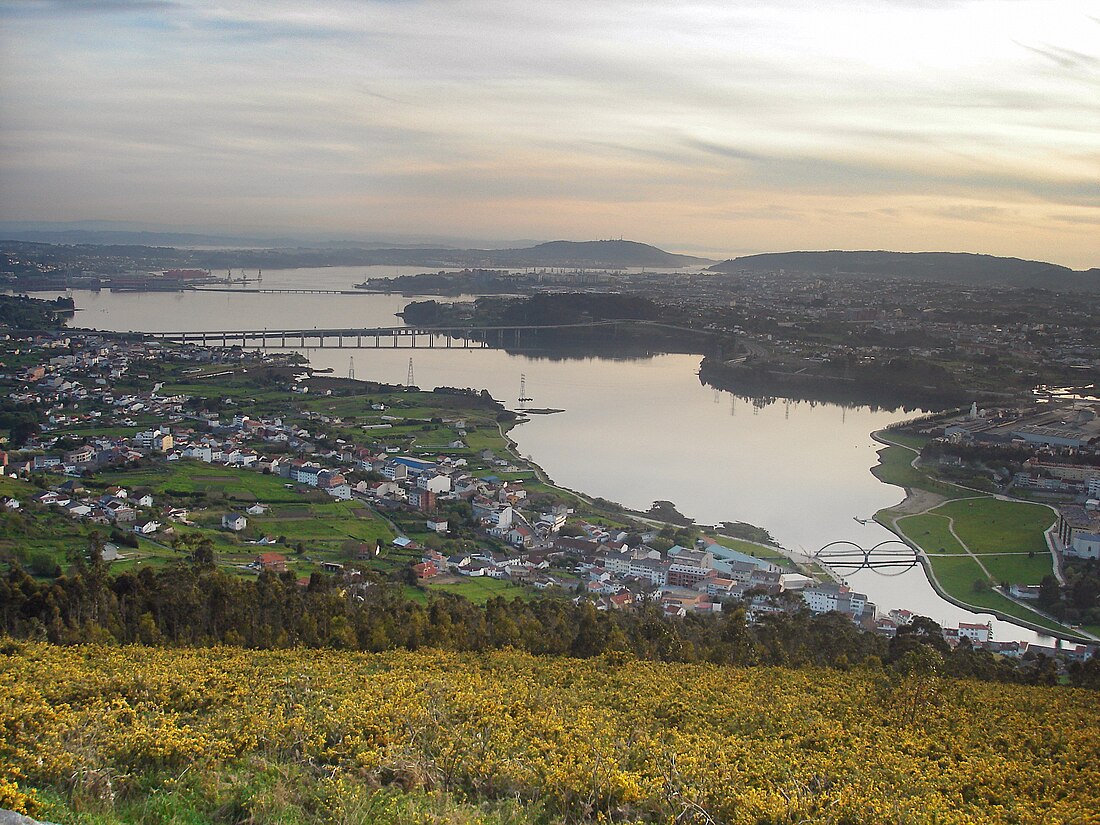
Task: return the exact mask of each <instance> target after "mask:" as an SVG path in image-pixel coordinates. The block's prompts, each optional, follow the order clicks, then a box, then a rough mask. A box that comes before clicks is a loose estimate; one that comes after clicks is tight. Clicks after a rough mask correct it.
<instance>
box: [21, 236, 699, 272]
mask: <svg viewBox="0 0 1100 825" xmlns="http://www.w3.org/2000/svg"><path fill="white" fill-rule="evenodd" d="M0 253H3V254H2V255H0V270H3V271H10V272H13V273H16V274H18V273H19V272H20V270H19V269H18V268H13V264H11V263H10V261H13V260H18V261H20V262H22V263H23V264H24V265H25V263H26V262H27V261H35V262H43V263H45V264H48V265H50V266H51V267H52V266H62V267H66V266H76V265H79V266H80V267H81V268H83V269H90V270H93V271H97V270H99V269H102V270H103V271H116V270H119V269H120V267H121V269H122V270H125V269H126V268H127V267H128V266H131V264H132V265H134V266H138V267H139V268H143V269H168V268H176V267H182V268H188V267H195V268H199V269H211V270H215V271H222V270H225V269H230V268H232V269H238V268H240V267H245V268H248V269H253V268H258V269H294V268H298V267H320V266H371V265H386V266H423V267H425V268H429V269H439V268H442V267H526V266H539V267H568V268H607V269H623V268H626V267H652V268H658V269H659V268H665V269H676V268H680V267H684V266H699V267H702V266H705V265H707V264H710V263H713V261H711V260H709V259H706V258H695V257H692V256H691V255H676V254H673V253H671V252H665V251H664V250H663V249H658V248H657V247H655V246H650V245H649V244H644V243H637V242H635V241H579V242H574V241H551V242H549V243H543V244H538V245H537V246H533V247H526V248H517V249H449V248H444V247H389V248H377V245H373V244H372V245H370V246H354V245H349V246H346V247H338V248H337V247H331V246H325V247H288V248H280V249H272V248H260V249H226V248H220V249H185V248H173V247H170V246H138V245H127V244H112V245H100V244H93V243H83V244H79V245H75V246H64V245H56V244H43V243H31V242H29V241H15V240H4V241H0ZM4 256H6V257H8V258H9V263H8V264H6V265H2V264H3V258H4ZM31 271H32V272H34V273H35V274H36V275H37V274H40V271H39V270H38V268H36V267H32V268H31Z"/></svg>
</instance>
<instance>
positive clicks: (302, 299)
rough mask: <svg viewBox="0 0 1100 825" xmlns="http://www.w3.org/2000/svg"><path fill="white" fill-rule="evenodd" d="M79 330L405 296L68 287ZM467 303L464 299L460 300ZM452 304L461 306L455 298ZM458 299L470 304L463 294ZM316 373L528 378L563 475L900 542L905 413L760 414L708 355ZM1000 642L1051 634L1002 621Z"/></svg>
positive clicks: (914, 596)
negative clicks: (896, 467) (888, 510)
mask: <svg viewBox="0 0 1100 825" xmlns="http://www.w3.org/2000/svg"><path fill="white" fill-rule="evenodd" d="M417 271H420V270H419V269H416V268H408V267H398V268H395V267H333V268H326V269H309V270H283V271H277V272H265V273H264V274H263V282H262V284H254V283H249V284H247V285H245V286H246V287H250V288H254V287H256V286H260V285H262V287H263V288H295V287H299V288H302V287H305V288H314V289H347V288H350V287H351V285H352V284H354V283H356V282H358V281H361V280H363V279H365V278H367V277H389V276H393V275H396V274H406V273H411V272H417ZM72 294H73V298H74V300H75V302H76V307H77V309H78V312H77V314H76V319H75V321H74V322H73V324H74V326H81V327H93V328H97V329H104V330H115V331H149V332H153V331H182V330H188V331H191V330H194V331H199V330H232V329H263V328H269V329H278V328H282V327H291V328H299V329H300V328H309V327H322V328H323V327H355V326H362V327H370V326H386V325H391V324H394V323H396V322H398V321H399V320H400V319H398V318H396V317H395V315H394V313H396V312H399V311H400V310H401V309H402V308H403V307H404V306H405V305H406V304H407V303H408V302H409V300H410V299H409V298H406V297H403V296H400V295H367V294H358V295H314V294H285V293H284V294H257V293H252V292H243V291H237V292H201V293H199V292H178V293H174V292H173V293H137V292H119V293H112V292H107V291H102V292H98V293H96V292H88V291H79V290H78V291H74V292H73V293H72ZM465 299H469V296H465ZM442 300H455V299H454V298H446V299H442ZM460 300H461V299H460ZM303 352H304V354H305V355H307V357H308V358H309V359H310V362H311V363H312V364H313V365H314V366H315V367H317V368H322V369H323V368H331V369H332V370H333V372H334V374H335V375H338V376H346V375H347V374H348V371H349V369H350V368H352V367H354V370H355V375H356V377H358V378H361V379H363V378H367V379H372V380H379V381H383V382H387V383H394V384H403V383H405V380H406V377H407V374H408V370H409V362H410V359H411V361H412V368H413V371H414V379H415V383H416V384H417V385H418V386H420V387H423V388H426V389H430V388H433V387H436V386H455V387H474V388H478V389H482V388H484V389H488V390H489V392H490V393H492V395H493V397H494V398H497V399H498V400H500V401H502V402H503V403H504V404H506V405H508V406H509V407H511V408H515V407H516V402H517V400H518V397H519V395H520V381H521V376H523V377H524V378H525V381H526V391H527V395H529V396H531V397H532V398H533V399H534V400H533V402H532V404H531V406H533V407H538V408H541V407H548V408H558V409H562V410H564V412H562V413H558V414H555V415H533V416H531V420H530V421H528V422H527V423H524V424H522V425H520V426H518V427H516V428H515V429H513V430H512V437H513V438H514V439H515V440H516V442H517V444H518V445H519V449H520V451H521V452H522V453H523V454H524V455H525V456H529V457H530V458H531V459H533V460H534V461H536V462H537V463H538V464H540V465H541V466H542V467H543V468H544V469H545V470H546V472H547V473H548V474H549V475H550V476H551V478H553V479H554V481H555V482H557V483H558V484H561V485H563V486H566V487H570V488H573V489H576V490H580V491H583V492H585V493H587V494H589V495H593V496H602V497H604V498H607V499H611V500H613V501H618V502H620V503H622V504H624V505H626V506H628V507H631V508H636V509H642V510H644V509H647V508H648V507H649V505H650V504H651V503H652V502H653V501H655V500H658V499H664V500H668V501H672V502H674V503H675V504H676V506H677V507H678V509H679V510H680V511H681V512H682V513H684V514H685V515H687V516H689V517H691V518H693V519H695V520H696V521H697V522H699V523H701V524H716V523H718V522H722V521H745V522H749V523H751V524H755V525H757V526H760V527H763V528H765V529H767V530H768V531H769V532H771V534H772V535H773V536H774V537H775V538H776V539H777V540H778V541H779V542H780V543H781V544H782V545H784V546H785V547H788V548H790V549H794V550H802V551H805V552H807V553H810V554H812V553H813V552H815V551H817V550H818V549H819V548H821V547H822V546H824V545H825V544H828V543H829V542H833V541H838V540H848V541H853V542H855V543H857V544H859V545H861V546H862V547H871V546H873V545H875V544H877V543H879V542H882V541H886V540H889V539H891V538H893V536H892V534H891V533H889V532H888V531H887V530H886V529H885V528H883V527H881V526H879V525H878V524H875V523H874V522H868V523H866V524H864V523H861V522H860V521H859V520H864V519H869V518H870V517H871V516H872V515H873V514H874V513H875V511H877V510H878V509H880V508H882V507H886V506H890V505H892V504H896V503H897V502H898V501H900V500H901V498H902V497H903V491H902V490H901V489H900V488H898V487H893V486H889V485H885V484H882V483H880V482H879V481H878V480H877V479H875V478H874V476H872V475H871V473H870V468H871V467H873V466H874V465H875V463H876V460H877V456H876V451H877V450H878V445H877V444H875V442H874V441H873V440H872V439H871V437H870V433H871V432H873V431H874V430H877V429H880V428H881V427H884V426H886V425H887V424H890V423H892V422H895V421H898V420H901V419H903V418H906V417H908V415H909V414H906V413H904V412H901V411H898V412H886V411H882V410H878V411H876V410H872V409H870V408H868V407H852V408H843V407H840V406H837V405H835V404H824V403H820V404H813V403H809V402H785V401H784V400H783V399H778V400H776V401H774V402H773V403H770V404H759V405H754V404H753V403H751V402H749V401H747V400H745V399H744V398H738V397H735V396H733V395H731V394H730V393H726V392H718V391H715V390H713V389H711V388H709V387H706V386H703V385H702V384H700V382H699V379H698V376H697V370H698V366H699V361H700V358H699V356H694V355H655V356H653V357H650V358H642V359H615V358H568V359H564V358H548V357H535V356H531V355H512V354H508V353H506V352H503V351H501V350H492V349H483V350H462V349H451V350H447V349H435V350H420V349H418V350H412V349H406V348H399V349H373V348H370V349H367V348H364V349H356V348H352V347H345V348H343V349H308V348H307V349H306V350H303ZM848 582H849V584H851V585H852V587H853V588H855V589H856V590H859V591H861V592H865V593H867V595H868V596H869V598H870V599H871V600H872V601H874V602H875V603H876V604H877V605H878V607H879V610H880V612H885V611H888V610H890V609H893V608H906V609H908V610H912V611H914V612H916V613H920V614H923V615H926V616H930V617H931V618H933V619H935V620H936V621H939V622H941V623H942V624H944V625H947V626H955V625H957V624H958V622H960V621H979V620H980V621H983V622H984V621H987V620H991V619H992V617H991V616H986V615H980V616H979V615H978V614H974V613H971V612H969V611H966V610H962V609H960V608H958V607H955V606H954V605H952V604H950V603H949V602H946V601H944V600H943V599H941V598H940V597H939V596H938V595H937V594H936V592H935V591H934V590H933V589H932V587H931V586H930V585H929V583H928V581H927V579H926V578H925V576H924V574H923V571H922V570H921V569H920V568H919V567H917V568H914V569H912V570H910V571H908V572H906V573H904V574H902V575H900V576H894V577H887V576H882V575H880V574H878V573H875V572H873V571H861V572H859V573H856V574H853V575H851V576H849V577H848ZM993 622H994V635H995V638H997V639H1002V640H1004V639H1023V640H1027V641H1037V640H1040V639H1043V640H1046V638H1047V637H1041V636H1039V635H1038V634H1036V633H1034V632H1032V631H1030V630H1027V629H1024V628H1020V627H1018V626H1016V625H1012V624H1009V623H1005V622H1000V621H996V620H993Z"/></svg>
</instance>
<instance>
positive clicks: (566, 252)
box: [486, 240, 710, 268]
mask: <svg viewBox="0 0 1100 825" xmlns="http://www.w3.org/2000/svg"><path fill="white" fill-rule="evenodd" d="M486 255H487V256H489V258H491V259H492V260H493V261H495V262H496V263H497V264H498V265H500V266H589V267H610V268H619V267H635V266H649V267H682V266H692V265H703V264H706V263H710V262H709V261H708V260H707V259H705V258H696V257H693V256H691V255H676V254H674V253H672V252H665V251H664V250H663V249H658V248H657V247H655V246H650V245H649V244H644V243H638V242H636V241H622V240H619V241H550V242H549V243H542V244H538V245H537V246H533V247H530V248H527V249H497V250H489V251H487V252H486Z"/></svg>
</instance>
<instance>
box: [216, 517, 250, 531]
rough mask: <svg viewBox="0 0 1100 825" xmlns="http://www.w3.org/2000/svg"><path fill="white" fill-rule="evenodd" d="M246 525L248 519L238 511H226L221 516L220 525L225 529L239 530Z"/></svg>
mask: <svg viewBox="0 0 1100 825" xmlns="http://www.w3.org/2000/svg"><path fill="white" fill-rule="evenodd" d="M247 526H248V519H246V518H245V517H244V516H242V515H241V514H240V513H226V514H225V515H224V516H222V527H224V528H225V529H226V530H232V531H234V532H240V531H241V530H243V529H244V528H245V527H247Z"/></svg>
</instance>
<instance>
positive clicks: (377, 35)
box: [0, 0, 1100, 246]
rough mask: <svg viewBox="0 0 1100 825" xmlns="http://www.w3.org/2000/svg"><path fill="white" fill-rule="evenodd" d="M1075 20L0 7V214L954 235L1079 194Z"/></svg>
mask: <svg viewBox="0 0 1100 825" xmlns="http://www.w3.org/2000/svg"><path fill="white" fill-rule="evenodd" d="M1088 10H1089V4H1088V3H1087V2H1079V1H1078V0H1067V2H1064V3H1059V4H1049V3H1046V2H1035V1H1034V0H985V2H980V3H971V2H934V1H933V0H910V1H909V2H903V3H891V4H866V3H865V2H862V0H830V2H824V3H821V2H810V0H784V1H783V2H779V1H778V0H772V1H771V2H767V1H765V2H760V3H754V4H731V3H728V2H718V0H697V2H692V3H689V4H673V3H671V2H657V1H656V0H644V1H642V0H639V1H638V2H635V1H634V0H629V1H628V0H607V2H602V3H598V4H594V3H587V2H585V3H581V2H579V0H562V2H558V3H539V2H534V1H533V0H465V1H464V2H462V3H454V2H451V1H450V0H414V1H413V2H381V1H380V0H356V1H355V2H352V0H330V1H326V2H304V1H303V0H295V1H294V2H291V0H268V2H264V3H255V2H243V0H218V2H214V0H178V2H138V0H134V2H124V0H99V2H89V3H71V2H45V1H43V2H6V3H5V2H0V18H2V19H3V22H4V26H3V29H2V30H0V31H2V33H0V38H2V39H3V43H2V44H0V46H2V48H0V72H2V74H3V77H4V78H5V79H4V83H3V85H2V88H0V187H2V188H3V191H4V192H5V198H4V199H3V203H2V204H0V212H2V214H3V215H4V216H10V217H13V218H15V217H19V216H21V215H22V214H25V213H26V214H29V213H31V212H33V213H35V214H36V215H47V214H48V215H54V216H57V217H86V216H88V215H90V214H92V213H94V212H95V211H96V210H98V209H101V208H103V206H104V204H107V203H109V197H110V193H112V192H114V191H119V192H122V193H124V197H125V198H128V199H129V201H128V202H127V201H126V200H123V201H122V202H120V204H119V205H118V206H117V209H119V210H123V211H124V210H125V209H128V208H131V207H130V206H128V203H133V204H135V205H134V206H133V207H132V208H133V209H135V210H137V209H138V208H139V207H138V206H137V204H139V203H140V204H141V206H140V210H141V211H142V213H143V215H144V214H146V213H148V212H149V211H150V210H152V211H154V212H159V213H161V214H163V215H164V216H165V218H166V219H171V216H172V215H174V214H181V215H182V214H183V210H184V209H191V210H196V211H201V210H202V208H203V204H204V202H205V204H206V208H207V210H208V211H212V212H216V211H219V210H227V209H229V208H230V207H228V206H227V205H228V204H233V205H235V206H236V207H238V208H240V207H241V205H242V204H246V205H247V208H248V209H249V210H250V212H251V216H250V220H252V222H253V223H262V222H263V221H264V220H269V221H271V222H273V223H280V224H285V223H287V222H288V221H289V222H293V221H295V220H308V221H309V222H311V223H312V224H314V225H323V224H325V223H326V222H331V223H332V224H333V225H336V224H337V223H339V222H344V223H345V224H346V223H347V222H348V221H349V220H350V219H349V218H348V216H349V214H351V211H349V210H353V209H354V207H351V206H349V204H367V205H368V207H364V208H365V209H366V213H364V214H366V215H367V217H372V216H374V215H377V214H379V213H380V212H381V211H382V210H383V209H384V205H385V204H386V203H387V202H389V203H400V204H404V205H407V210H406V212H407V214H408V215H409V216H410V217H408V220H410V221H414V222H415V221H416V220H418V218H417V215H418V214H419V215H420V216H423V218H422V219H423V220H445V219H448V218H446V217H440V216H456V215H457V216H459V217H460V219H464V216H466V215H473V214H479V215H486V216H489V215H491V214H492V213H493V212H494V210H496V211H498V212H499V211H500V209H501V206H500V205H501V204H507V205H508V208H510V209H515V211H514V212H512V213H510V214H508V215H507V216H503V215H502V216H501V217H500V218H499V219H500V220H501V221H504V220H505V219H506V218H507V220H508V221H512V223H509V225H508V226H507V228H506V229H507V231H504V230H502V231H500V232H497V231H495V230H493V227H491V226H488V225H486V226H484V227H479V229H478V231H479V232H482V233H483V234H486V233H487V234H491V235H498V236H500V235H503V234H516V233H518V234H522V235H526V236H538V235H541V234H542V230H541V229H540V223H539V219H538V217H537V216H538V215H539V213H540V212H541V213H543V214H544V215H546V216H548V217H546V218H545V220H546V222H548V223H549V222H552V221H558V222H559V223H558V225H560V226H570V227H578V226H582V225H583V223H584V221H585V220H589V219H591V220H593V221H598V222H601V223H602V225H606V223H603V222H606V221H609V220H612V219H613V218H614V215H615V214H616V213H619V214H622V213H624V212H625V211H627V210H629V212H630V214H631V216H632V218H631V220H633V221H636V222H637V224H638V225H645V226H650V225H653V226H660V225H661V221H662V220H663V221H665V222H666V223H672V222H675V221H680V223H679V224H677V225H682V226H684V227H685V231H692V230H691V228H690V227H691V225H692V224H691V221H690V220H689V219H688V218H689V217H690V218H691V219H697V218H699V216H700V215H704V216H705V218H704V219H701V220H700V221H698V222H697V223H696V224H695V225H696V226H698V227H703V226H705V227H706V229H705V230H702V229H700V230H699V231H706V232H707V233H710V236H709V237H701V238H692V237H685V238H684V242H685V243H689V242H698V243H704V244H708V245H711V246H725V245H728V243H727V241H725V240H724V239H719V238H718V235H719V234H720V233H721V231H722V230H721V226H722V221H723V220H725V221H728V222H729V224H730V225H731V226H738V225H741V224H742V223H743V222H745V221H753V222H756V221H759V222H762V223H767V224H769V225H772V224H774V225H778V224H779V223H782V222H783V220H781V219H780V217H779V216H785V218H784V219H785V220H786V221H787V224H786V225H787V227H788V228H789V229H790V230H791V231H794V232H801V231H804V230H803V228H802V227H801V226H800V219H801V218H805V217H806V216H811V215H812V216H814V217H813V220H814V221H820V222H822V226H823V230H822V231H824V226H825V224H826V223H827V222H828V215H829V214H830V212H831V214H833V215H834V216H836V217H835V219H834V220H835V224H834V225H835V226H836V227H837V230H838V232H839V231H840V227H841V223H840V222H841V220H842V218H841V217H840V216H851V215H852V214H854V213H856V212H861V213H864V212H865V213H867V214H868V215H873V214H875V213H876V212H877V213H878V215H879V219H883V216H884V215H885V214H886V213H885V212H880V211H879V210H890V209H895V208H897V209H899V211H898V214H897V217H896V218H895V220H896V221H901V220H903V219H904V220H914V221H917V220H919V221H923V222H925V223H921V224H920V225H921V226H924V227H926V226H927V223H926V222H927V221H929V220H932V219H933V217H935V219H936V220H939V221H943V222H947V221H949V220H954V221H957V222H959V223H960V224H965V225H966V226H967V227H969V229H970V230H971V231H979V230H984V228H986V227H993V226H994V225H998V223H999V219H998V218H997V216H996V215H995V214H994V213H992V212H988V211H983V210H985V209H986V208H987V207H990V206H995V205H996V204H997V203H998V202H1000V203H1001V204H1002V207H1001V208H1004V209H1005V210H1008V212H1011V211H1012V210H1015V209H1020V208H1022V207H1021V205H1022V204H1041V205H1045V207H1047V208H1046V209H1045V211H1046V212H1050V213H1054V214H1076V212H1075V210H1076V209H1077V208H1081V209H1085V208H1089V207H1092V206H1095V205H1097V203H1098V200H1100V192H1098V186H1097V183H1096V182H1097V180H1100V175H1098V174H1097V172H1098V169H1097V165H1098V158H1100V146H1098V141H1097V137H1096V136H1097V134H1098V133H1100V128H1098V126H1100V124H1098V123H1097V120H1096V107H1095V100H1096V96H1095V93H1096V89H1095V84H1093V83H1091V79H1092V77H1093V76H1094V74H1095V69H1096V66H1097V65H1098V64H1100V49H1098V47H1097V42H1096V38H1095V27H1094V26H1091V25H1088V24H1089V23H1091V22H1093V21H1092V20H1091V19H1090V18H1089V16H1088V14H1087V12H1088ZM46 17H48V18H49V25H44V23H43V21H44V18H46ZM1025 44H1029V45H1025ZM907 198H909V199H921V200H922V202H923V201H924V200H925V199H931V200H937V199H938V201H939V203H938V207H939V208H940V212H939V213H936V212H935V209H936V208H937V207H936V206H935V205H934V206H930V207H928V209H927V210H926V211H924V212H919V211H917V210H913V209H902V208H901V207H899V206H898V205H897V203H898V201H899V200H904V199H907ZM204 199H205V200H204ZM876 200H877V201H878V203H875V201H876ZM825 201H828V205H825ZM811 202H812V203H813V204H815V206H813V207H811V206H809V204H810V203H811ZM958 203H964V204H971V203H973V204H977V206H975V208H974V209H973V210H970V211H967V209H962V210H961V211H956V212H954V213H952V210H955V209H958V208H959V207H957V206H956V204H958ZM517 204H522V207H521V208H520V207H517V206H516V205H517ZM817 204H821V205H820V207H819V206H817ZM417 205H419V210H418V209H417V208H416V206H417ZM403 208H404V207H403ZM819 208H820V211H818V209H819ZM565 210H571V211H570V214H568V215H566V214H565ZM784 210H786V211H784ZM1021 214H1023V213H1021ZM1027 214H1031V213H1030V212H1029V213H1027ZM521 216H522V217H523V218H524V219H525V220H528V221H529V223H528V224H525V225H519V224H517V223H515V221H518V220H519V219H520V217H521ZM1002 217H1004V219H1005V220H1007V219H1008V216H1007V215H1006V216H1002ZM485 219H486V220H489V218H488V217H486V218H485ZM849 219H850V220H855V218H850V217H845V218H843V220H849ZM860 220H864V219H860ZM865 220H867V221H871V220H872V218H871V217H868V218H866V219H865ZM1001 222H1003V221H1001ZM915 225H916V224H914V226H915ZM403 228H405V229H407V230H408V231H410V232H426V231H435V232H449V231H450V230H451V228H450V227H448V226H445V225H431V226H429V225H409V226H407V227H403ZM598 228H599V226H598V225H594V226H593V228H592V231H593V232H594V231H596V230H597V229H598ZM463 231H465V230H463ZM582 234H583V233H582ZM662 234H664V232H663V231H662ZM665 236H666V237H667V234H666V235H665ZM1053 237H1057V238H1058V240H1056V241H1052V244H1056V243H1061V236H1059V235H1057V233H1056V232H1054V231H1053V230H1052V238H1053ZM998 242H999V241H998ZM755 243H756V242H755V241H753V244H754V245H755Z"/></svg>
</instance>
